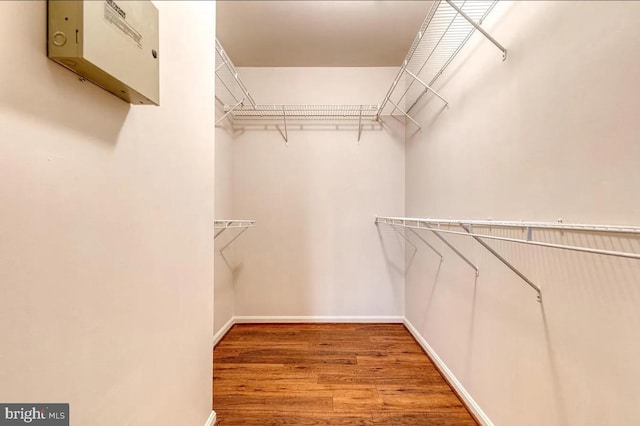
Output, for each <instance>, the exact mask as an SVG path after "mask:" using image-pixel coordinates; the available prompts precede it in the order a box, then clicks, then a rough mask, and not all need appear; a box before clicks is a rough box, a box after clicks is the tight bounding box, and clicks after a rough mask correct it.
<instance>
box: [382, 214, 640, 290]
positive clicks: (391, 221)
mask: <svg viewBox="0 0 640 426" xmlns="http://www.w3.org/2000/svg"><path fill="white" fill-rule="evenodd" d="M375 223H376V225H377V224H385V225H389V226H391V227H393V228H394V229H396V228H406V229H408V230H409V231H411V232H412V233H413V234H414V235H416V236H417V237H418V238H420V240H422V241H423V242H424V243H425V244H427V245H429V247H431V248H432V249H434V248H433V247H432V246H431V245H430V244H429V243H428V242H427V241H426V240H424V239H423V238H422V237H421V236H420V235H419V234H418V233H417V232H416V230H426V231H431V232H432V233H433V234H434V235H436V236H437V237H438V238H439V239H441V240H442V241H443V242H445V244H447V246H449V247H450V248H451V249H452V250H453V251H454V252H455V253H456V254H457V255H458V256H460V257H461V258H462V259H463V260H464V261H465V262H466V263H467V264H469V265H470V266H471V267H472V268H474V269H475V270H476V275H477V274H478V272H479V271H478V268H477V267H476V266H475V265H474V264H473V263H472V262H471V261H470V260H469V259H467V258H466V257H465V256H464V255H463V254H462V253H460V252H459V251H458V250H456V249H455V247H454V246H453V244H451V243H450V242H449V241H448V240H446V239H445V238H444V236H443V235H442V234H453V235H463V236H467V237H472V238H474V239H475V240H476V241H477V242H478V243H480V244H481V245H482V246H483V247H485V248H486V249H487V250H488V251H489V252H490V253H491V254H493V255H494V256H496V257H497V258H498V260H500V261H501V262H502V263H504V264H505V265H506V266H507V267H508V268H509V269H511V270H512V271H513V272H514V273H516V274H517V275H518V276H519V277H520V278H522V280H524V281H525V282H526V283H527V284H528V285H529V286H531V287H532V288H533V289H534V290H536V292H537V293H538V300H541V299H540V297H541V289H540V287H539V286H537V285H536V284H534V283H533V282H532V281H531V280H530V279H528V278H527V277H526V276H525V275H524V274H523V273H522V272H520V271H519V270H518V269H517V268H516V267H515V266H513V265H512V264H511V263H510V262H509V261H507V260H506V259H505V258H504V257H502V256H501V255H500V254H499V253H498V252H497V251H496V250H495V249H494V248H493V247H491V246H489V245H488V244H487V243H486V242H485V241H484V240H485V239H488V240H497V241H507V242H513V243H520V244H529V245H535V246H540V247H547V248H553V249H560V250H570V251H576V252H582V253H591V254H596V255H604V256H614V257H623V258H628V259H636V260H640V253H634V252H630V251H620V250H607V249H601V248H594V247H588V246H576V245H570V244H558V243H550V242H546V241H541V240H540V239H538V238H536V237H537V234H539V233H541V232H539V231H544V230H546V231H549V230H551V231H564V232H580V233H592V234H593V233H596V234H616V235H619V236H623V235H629V236H632V237H640V227H637V226H626V225H596V224H578V223H563V222H526V221H493V220H463V219H428V218H408V217H383V216H376V218H375ZM499 228H506V229H519V230H521V231H522V233H523V237H521V238H516V237H505V236H500V235H495V234H491V233H490V232H492V230H494V229H499ZM459 229H461V230H459ZM403 236H404V235H403ZM434 250H435V249H434ZM437 253H438V254H439V255H440V257H441V258H442V255H441V254H440V253H439V252H437Z"/></svg>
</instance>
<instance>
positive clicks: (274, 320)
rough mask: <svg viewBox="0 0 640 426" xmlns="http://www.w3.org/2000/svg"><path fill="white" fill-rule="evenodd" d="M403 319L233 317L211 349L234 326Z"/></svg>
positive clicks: (397, 318) (400, 319) (393, 319)
mask: <svg viewBox="0 0 640 426" xmlns="http://www.w3.org/2000/svg"><path fill="white" fill-rule="evenodd" d="M403 321H404V317H401V316H380V317H376V316H335V317H329V316H234V317H231V319H230V320H229V321H227V323H226V324H225V325H223V326H222V328H221V329H220V330H218V332H217V333H216V334H215V335H214V336H213V347H214V348H215V347H216V345H217V344H218V343H220V340H222V338H223V337H224V336H225V334H227V333H228V332H229V330H231V327H233V325H234V324H247V323H260V324H267V323H273V324H282V323H297V322H318V323H322V322H325V323H330V322H365V323H368V322H372V323H375V322H378V323H394V324H402V322H403Z"/></svg>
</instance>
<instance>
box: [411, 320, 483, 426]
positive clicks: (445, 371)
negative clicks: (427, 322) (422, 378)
mask: <svg viewBox="0 0 640 426" xmlns="http://www.w3.org/2000/svg"><path fill="white" fill-rule="evenodd" d="M404 325H405V326H406V327H407V329H408V330H409V332H410V333H411V334H412V335H413V337H414V338H415V339H416V340H417V341H418V343H419V344H420V346H422V349H424V350H425V352H426V353H427V354H429V356H430V357H431V359H432V360H433V362H434V363H435V364H436V366H437V367H438V369H439V370H440V372H441V373H442V375H443V376H445V378H446V379H447V381H448V382H449V384H450V385H451V386H452V387H453V388H454V389H455V390H456V392H458V395H460V398H462V399H463V400H464V403H465V404H466V406H467V408H469V410H471V411H472V412H473V414H474V415H475V416H476V419H477V420H478V421H480V423H482V424H483V425H484V426H493V423H492V422H491V420H490V419H489V416H487V414H486V413H485V412H484V411H482V408H480V406H479V405H478V404H477V403H476V401H475V400H474V399H473V398H472V397H471V395H470V394H469V392H467V390H466V389H465V388H464V386H462V383H460V382H459V381H458V379H457V378H456V376H454V375H453V373H452V372H451V370H449V368H448V367H447V365H446V364H445V363H444V361H442V359H441V358H440V357H439V356H438V354H437V353H436V351H434V350H433V348H432V347H431V346H430V345H429V344H428V343H427V341H426V340H425V339H424V337H422V335H421V334H420V333H419V332H418V330H417V329H416V328H415V327H414V326H413V324H411V321H409V320H408V319H406V318H405V319H404Z"/></svg>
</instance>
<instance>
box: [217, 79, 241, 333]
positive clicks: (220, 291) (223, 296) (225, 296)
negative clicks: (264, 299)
mask: <svg viewBox="0 0 640 426" xmlns="http://www.w3.org/2000/svg"><path fill="white" fill-rule="evenodd" d="M219 89H220V88H219ZM220 90H224V89H220ZM216 109H217V111H216V120H218V119H219V118H220V117H222V115H223V114H224V112H223V111H221V108H219V105H218V108H216ZM221 125H222V127H218V128H216V169H215V182H216V185H215V217H216V219H234V218H235V217H234V215H233V184H232V182H233V171H232V166H233V143H234V141H233V133H232V129H231V127H230V124H229V122H228V121H227V120H225V121H224V122H222V123H221ZM236 232H238V231H236V230H235V229H234V230H226V231H223V232H222V233H221V234H220V235H219V236H218V237H217V238H216V240H215V255H214V256H215V257H214V259H215V287H214V293H215V294H214V318H213V332H214V333H216V334H217V333H218V332H221V333H222V332H223V330H222V329H223V327H224V325H225V324H227V323H228V322H229V321H230V320H231V318H233V314H234V311H233V305H234V302H233V299H234V296H233V293H234V277H233V264H232V263H231V259H230V256H232V255H233V253H234V252H233V250H234V248H235V245H234V244H232V245H230V246H229V247H228V248H226V249H225V250H224V252H223V253H222V254H220V249H222V248H224V246H225V245H226V244H227V243H229V242H230V241H231V239H232V238H233V237H234V235H235V233H236ZM223 256H224V257H223ZM227 262H229V263H227Z"/></svg>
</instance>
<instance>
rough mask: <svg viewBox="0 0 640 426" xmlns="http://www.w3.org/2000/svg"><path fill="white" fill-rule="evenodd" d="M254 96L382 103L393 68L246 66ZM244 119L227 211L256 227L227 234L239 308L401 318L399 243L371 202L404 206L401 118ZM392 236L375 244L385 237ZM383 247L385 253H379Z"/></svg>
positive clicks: (240, 311) (394, 208)
mask: <svg viewBox="0 0 640 426" xmlns="http://www.w3.org/2000/svg"><path fill="white" fill-rule="evenodd" d="M239 72H240V75H241V77H242V78H243V81H244V83H245V85H246V86H247V87H248V88H249V90H250V92H251V93H252V95H253V98H254V99H255V100H256V101H257V102H258V103H261V104H270V103H284V104H287V103H291V104H296V103H301V104H340V103H344V104H351V103H371V104H376V103H379V102H380V101H381V100H382V98H383V97H384V94H385V90H386V88H387V87H388V85H389V84H390V82H391V81H392V80H393V77H394V76H395V72H396V69H394V68H242V69H240V70H239ZM388 126H389V127H390V129H389V131H383V130H380V129H377V130H371V128H370V126H369V127H368V128H366V129H365V130H364V131H363V135H362V139H361V141H360V143H358V142H357V134H358V131H357V128H351V129H348V130H347V129H341V130H336V129H332V128H325V129H318V130H312V129H311V128H309V127H307V128H305V130H304V131H300V130H299V128H294V126H293V125H292V123H289V126H288V127H289V128H288V133H289V144H288V146H286V145H285V142H284V140H283V138H282V136H281V135H280V133H278V131H277V130H273V129H272V128H270V129H269V130H265V129H264V128H257V129H247V130H245V131H244V133H241V134H239V135H237V137H236V138H235V142H234V147H233V159H234V160H233V161H234V162H233V210H234V215H235V216H236V217H239V218H244V219H247V218H248V219H255V220H256V221H257V226H256V228H253V229H251V230H249V231H247V232H246V233H245V234H244V235H243V236H242V237H241V238H239V239H238V240H237V241H236V242H235V243H234V245H235V251H234V253H235V255H236V257H235V258H234V259H233V264H234V268H235V270H236V282H235V314H236V315H239V316H275V317H282V316H321V317H336V316H378V317H382V316H400V315H402V314H403V303H404V270H403V257H402V256H403V251H402V248H403V245H402V244H401V243H400V242H399V240H398V238H397V236H394V235H389V234H388V233H387V232H386V231H384V232H382V233H381V234H379V233H378V232H377V230H376V227H375V226H374V224H373V217H374V214H375V213H376V212H378V213H379V212H395V214H402V212H403V210H404V126H403V125H401V124H399V123H389V124H388ZM384 239H389V243H388V244H387V245H386V246H385V247H386V249H387V251H388V252H385V250H383V248H384V247H383V245H382V244H381V241H382V240H384ZM385 253H386V255H387V257H388V262H387V261H386V260H385Z"/></svg>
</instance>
